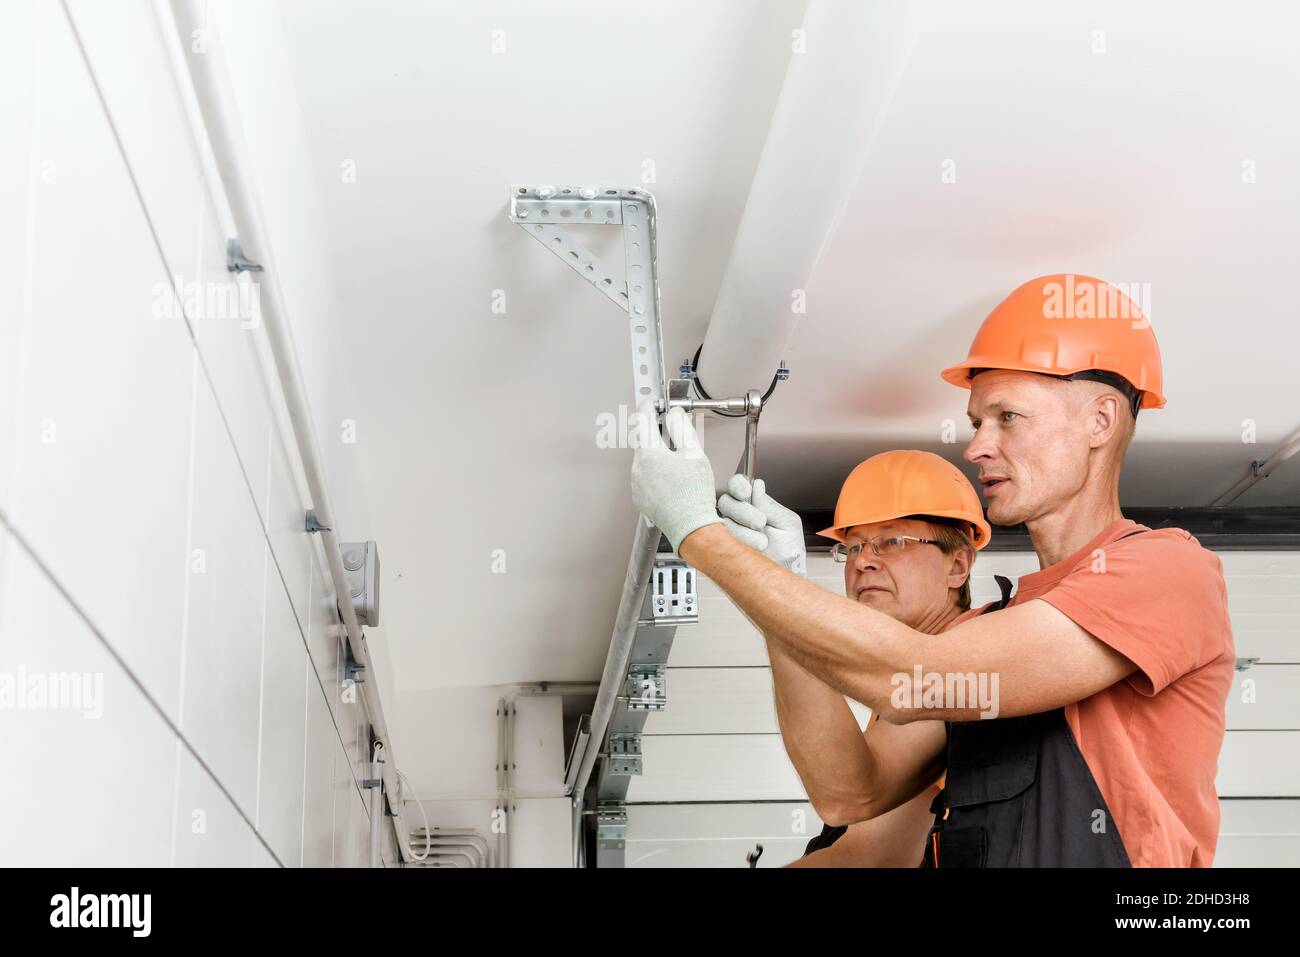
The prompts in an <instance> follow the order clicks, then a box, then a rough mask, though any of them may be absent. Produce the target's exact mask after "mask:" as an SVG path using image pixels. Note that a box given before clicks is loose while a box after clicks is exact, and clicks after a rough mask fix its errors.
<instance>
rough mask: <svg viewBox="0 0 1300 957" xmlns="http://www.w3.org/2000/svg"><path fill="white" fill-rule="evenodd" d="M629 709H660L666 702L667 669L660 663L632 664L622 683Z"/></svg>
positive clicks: (662, 708)
mask: <svg viewBox="0 0 1300 957" xmlns="http://www.w3.org/2000/svg"><path fill="white" fill-rule="evenodd" d="M623 694H624V695H626V696H627V706H628V709H629V710H631V711H662V710H664V707H665V706H666V705H667V704H668V669H667V668H666V667H665V666H664V665H662V664H657V665H633V666H632V667H631V668H630V669H629V670H628V673H627V679H626V680H625V681H624V683H623Z"/></svg>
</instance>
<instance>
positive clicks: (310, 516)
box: [306, 508, 333, 532]
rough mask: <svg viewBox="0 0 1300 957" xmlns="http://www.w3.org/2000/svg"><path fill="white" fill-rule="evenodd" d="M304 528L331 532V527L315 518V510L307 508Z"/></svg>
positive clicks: (312, 530)
mask: <svg viewBox="0 0 1300 957" xmlns="http://www.w3.org/2000/svg"><path fill="white" fill-rule="evenodd" d="M306 528H307V531H309V532H332V531H333V529H332V528H327V527H326V526H324V525H322V524H321V523H320V522H318V521H317V520H316V510H315V509H314V508H309V509H307V518H306Z"/></svg>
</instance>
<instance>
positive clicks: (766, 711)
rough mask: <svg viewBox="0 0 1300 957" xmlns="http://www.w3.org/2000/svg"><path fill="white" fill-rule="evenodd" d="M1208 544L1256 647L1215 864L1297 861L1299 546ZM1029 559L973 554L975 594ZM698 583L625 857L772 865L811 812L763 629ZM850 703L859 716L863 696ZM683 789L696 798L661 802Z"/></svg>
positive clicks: (980, 598) (1237, 722)
mask: <svg viewBox="0 0 1300 957" xmlns="http://www.w3.org/2000/svg"><path fill="white" fill-rule="evenodd" d="M1218 554H1219V557H1220V559H1221V560H1222V561H1223V565H1224V572H1225V575H1226V578H1227V583H1228V601H1229V609H1230V613H1231V616H1232V625H1233V635H1234V638H1235V641H1236V647H1237V655H1238V656H1239V657H1241V658H1258V659H1260V660H1259V662H1258V663H1257V664H1255V665H1253V666H1252V667H1251V668H1249V669H1248V670H1246V671H1242V672H1238V673H1237V675H1236V678H1235V681H1234V686H1233V690H1232V693H1231V694H1230V696H1229V698H1228V703H1227V734H1226V737H1225V740H1224V745H1223V751H1222V752H1221V754H1220V758H1219V776H1218V780H1217V788H1218V792H1219V797H1220V805H1221V809H1222V816H1221V821H1220V829H1219V830H1220V834H1219V845H1218V851H1217V853H1216V857H1215V865H1216V866H1225V867H1226V866H1291V867H1294V866H1297V865H1300V552H1237V551H1233V552H1229V551H1225V552H1219V553H1218ZM808 565H809V575H810V576H811V578H812V580H814V581H816V582H817V583H818V584H820V585H822V586H823V587H825V588H828V589H830V590H832V591H834V592H835V593H836V594H843V588H844V579H843V570H842V566H840V565H836V564H835V563H834V562H833V561H832V560H831V559H830V557H829V556H828V555H825V554H814V555H811V556H809V563H808ZM1037 567H1038V565H1037V559H1036V558H1035V557H1034V555H1033V554H1032V553H1022V552H1000V553H985V554H983V555H981V556H980V557H979V559H978V561H977V562H976V564H975V576H974V578H973V580H972V593H973V599H974V601H975V603H976V604H977V605H978V604H983V603H984V602H987V601H991V600H992V599H994V598H996V597H998V590H997V586H996V584H995V582H994V581H993V576H994V575H995V574H999V575H1006V576H1008V577H1010V578H1011V579H1012V581H1013V582H1014V580H1015V579H1016V577H1018V576H1020V575H1023V574H1027V573H1029V572H1032V571H1034V570H1036V569H1037ZM699 594H700V621H699V623H698V624H695V625H687V626H683V627H681V628H679V629H678V630H677V634H676V637H675V639H674V641H673V647H672V651H671V654H670V655H669V660H668V666H669V667H668V677H667V692H668V706H667V708H666V710H665V711H664V712H662V713H658V714H654V715H651V716H650V718H649V719H648V720H647V722H646V728H645V737H644V738H643V740H642V754H643V756H644V773H643V775H642V776H641V777H638V778H634V779H633V783H632V787H631V789H630V791H629V795H628V800H629V805H630V806H629V808H628V845H627V863H628V866H632V867H674V866H715V867H745V866H747V865H746V861H745V855H746V854H747V853H748V852H749V851H751V850H753V848H754V846H755V844H758V843H761V844H762V845H763V847H764V852H763V855H762V856H761V857H760V858H759V866H760V867H777V866H780V865H782V864H785V863H788V862H789V861H791V860H793V859H794V858H796V857H798V856H799V855H800V854H802V853H803V849H804V846H805V845H806V843H807V841H808V839H809V837H810V836H812V835H814V834H816V833H818V831H819V830H820V829H821V821H820V819H819V818H818V817H817V814H816V811H814V810H813V808H812V805H811V804H810V803H808V800H807V794H806V792H805V791H804V789H803V785H802V783H801V782H800V781H799V777H798V775H797V773H796V772H795V770H794V766H793V765H792V764H791V763H790V759H789V757H788V756H787V755H786V752H785V748H784V746H783V745H782V743H781V737H780V733H779V729H778V726H777V721H776V712H775V708H774V704H773V700H772V675H771V669H770V666H769V663H768V659H767V651H766V646H765V644H764V641H763V638H762V636H761V635H760V634H759V633H758V632H757V631H755V630H754V628H753V626H752V625H750V623H749V622H748V620H746V618H745V617H744V616H743V615H742V614H741V613H740V611H739V610H738V609H737V608H736V607H735V606H734V605H733V604H732V603H731V601H730V599H728V598H727V597H726V595H725V594H723V593H722V592H721V591H720V590H719V589H718V588H717V586H716V585H714V584H713V583H712V582H711V581H708V580H707V579H705V578H703V577H701V579H700V587H699ZM1247 681H1253V682H1254V686H1253V688H1251V687H1248V686H1247V685H1246V684H1245V682H1247ZM1248 692H1249V693H1248ZM1252 699H1253V700H1252ZM850 707H851V708H852V709H853V711H854V713H855V714H856V716H857V718H858V721H859V724H861V725H864V726H865V723H866V721H867V719H868V717H869V716H870V712H869V711H868V709H867V708H865V707H863V706H862V705H859V704H857V703H856V702H850ZM687 801H689V802H696V803H691V804H684V803H683V804H675V803H671V802H687ZM646 802H669V803H666V804H649V803H646ZM758 802H764V803H758Z"/></svg>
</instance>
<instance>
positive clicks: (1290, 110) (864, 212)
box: [283, 0, 1300, 692]
mask: <svg viewBox="0 0 1300 957" xmlns="http://www.w3.org/2000/svg"><path fill="white" fill-rule="evenodd" d="M803 7H804V4H803V3H802V2H801V0H799V2H781V0H764V2H754V0H711V2H709V3H694V2H687V0H656V2H644V3H626V4H619V5H617V6H611V5H609V4H608V3H600V2H559V0H552V2H548V3H546V4H522V3H507V2H500V0H491V2H476V3H468V2H465V3H439V4H416V3H397V4H389V5H386V6H384V7H383V8H382V9H383V15H380V14H379V13H377V12H376V8H375V7H373V6H369V5H361V4H358V3H353V2H341V0H331V2H315V3H311V4H305V3H304V4H299V5H286V6H285V7H284V11H283V17H284V20H285V26H286V27H287V30H286V33H287V35H288V37H289V44H290V50H289V56H290V59H291V62H292V64H293V69H294V72H295V80H296V83H297V86H298V96H299V98H300V100H301V102H302V107H303V111H304V115H305V121H306V126H307V130H308V136H309V140H310V146H311V151H312V154H313V159H314V161H315V163H316V168H315V170H314V173H315V175H316V177H317V178H318V180H319V182H320V184H321V191H322V194H321V197H320V202H321V207H322V218H323V222H324V225H325V228H326V230H327V233H328V238H327V241H328V244H329V253H330V255H331V256H332V257H333V262H332V267H333V268H332V272H333V282H334V285H335V287H336V289H337V291H338V296H339V302H338V307H339V308H338V310H337V313H336V314H335V315H334V316H333V317H331V319H330V322H332V323H333V328H332V329H331V334H332V336H333V337H334V338H335V339H336V340H337V349H338V351H339V353H340V354H342V355H345V356H347V357H348V360H349V362H350V365H351V369H352V373H353V374H352V375H350V376H348V377H347V378H346V380H345V381H343V382H340V383H339V388H340V389H343V390H345V392H346V393H347V396H348V403H349V408H355V409H356V410H357V415H356V417H357V419H358V420H360V421H365V422H367V423H369V424H370V431H369V432H368V440H369V444H368V447H367V455H366V459H365V462H364V464H363V466H362V469H363V473H364V475H363V484H364V487H365V488H364V492H365V495H366V499H367V510H368V512H369V514H370V516H371V519H372V521H373V524H374V528H373V529H372V530H369V531H368V532H367V533H366V537H370V538H374V539H376V540H377V541H378V542H379V543H380V549H381V554H382V556H383V569H384V591H383V600H384V617H385V627H384V629H383V637H384V639H385V641H386V645H387V648H388V650H389V655H390V658H391V661H392V664H393V673H394V675H395V681H396V683H397V687H398V689H399V690H401V691H404V692H415V691H417V690H420V689H432V688H445V687H451V686H467V685H487V684H498V683H506V682H513V681H535V680H542V679H549V680H579V679H580V680H592V679H595V678H596V677H598V675H599V673H600V667H601V664H602V663H603V661H604V657H605V652H606V648H607V644H608V638H609V628H610V624H611V622H612V620H613V616H614V612H615V608H616V606H617V602H618V597H619V590H620V587H621V583H622V579H623V575H624V571H625V569H626V563H627V556H628V549H629V546H630V543H631V535H632V530H633V523H634V519H635V512H634V510H633V508H632V505H631V502H630V498H629V494H628V468H629V466H630V462H631V453H630V452H629V451H627V450H625V449H621V450H620V449H602V448H598V447H597V443H596V434H597V416H598V415H599V414H601V413H609V412H613V413H615V414H617V410H618V408H619V406H620V404H624V403H630V402H631V401H632V384H631V377H630V375H629V361H628V359H629V353H628V348H629V347H628V340H627V332H626V326H625V317H623V316H621V314H620V313H619V312H618V311H617V310H616V309H615V308H614V307H613V306H612V305H611V304H610V303H609V302H608V301H607V300H606V299H605V298H604V297H603V296H601V295H600V294H599V293H597V292H596V291H595V290H593V289H591V288H588V287H587V286H586V284H585V283H583V282H582V281H580V280H579V279H578V278H577V277H576V276H575V275H574V274H573V273H572V272H571V271H570V270H568V269H566V268H564V267H563V266H562V265H561V264H560V262H559V261H558V260H556V259H555V258H554V257H553V256H551V255H549V254H548V253H547V252H546V251H545V250H543V248H542V247H541V246H540V245H538V244H537V243H535V242H533V241H532V240H531V239H529V238H528V236H526V235H525V234H524V232H523V231H522V230H520V229H519V228H517V227H515V226H513V225H512V224H510V223H509V222H508V221H507V219H506V203H507V191H508V187H509V186H510V184H512V183H573V184H592V185H619V186H635V185H637V184H638V183H639V182H640V178H641V174H642V170H643V168H644V164H645V163H646V162H647V161H652V162H653V163H654V166H655V169H656V173H657V179H656V181H655V182H653V183H650V184H648V188H649V189H651V190H652V191H653V192H654V193H655V194H656V196H657V199H658V205H659V281H660V285H661V289H662V314H663V322H664V326H665V332H664V336H665V353H666V358H667V361H668V365H669V368H670V369H675V368H676V365H677V363H678V362H679V361H680V359H681V358H682V357H683V356H686V355H689V354H691V353H693V352H694V350H695V347H696V346H697V345H698V344H699V343H700V342H701V341H702V339H703V337H704V333H705V329H706V328H707V325H708V319H709V315H710V311H711V309H712V306H713V302H714V299H715V297H716V295H717V291H718V286H719V283H720V280H721V276H722V271H723V268H724V266H725V264H726V261H727V256H728V253H729V251H730V249H731V244H732V240H733V237H734V235H735V232H736V228H737V224H738V222H739V219H740V213H741V210H742V209H743V205H744V201H745V197H746V194H747V191H748V188H749V183H750V180H751V177H752V175H753V171H754V167H755V164H756V162H757V159H758V156H759V152H760V150H761V149H762V145H763V141H764V136H765V134H766V132H767V126H768V121H769V118H770V117H771V114H772V110H773V107H774V104H775V102H776V98H777V95H778V93H779V90H780V87H781V83H782V80H783V77H784V74H785V69H786V64H787V62H788V59H789V56H790V52H789V51H790V32H791V30H793V29H794V28H796V27H797V26H798V24H799V22H800V19H801V16H802V13H803ZM497 29H500V30H504V39H505V43H506V52H504V53H492V52H491V43H492V31H493V30H497ZM1094 30H1104V31H1105V44H1106V51H1105V52H1104V53H1094V52H1092V46H1093V43H1094V33H1093V31H1094ZM948 159H951V160H954V161H955V163H956V170H957V181H956V182H955V183H948V184H946V183H943V182H941V178H940V173H941V164H942V163H943V162H944V161H945V160H948ZM1246 159H1249V160H1253V161H1254V163H1255V168H1256V170H1257V182H1255V183H1252V184H1245V183H1243V182H1242V181H1241V169H1242V162H1243V160H1246ZM347 160H353V161H355V164H356V171H357V176H356V182H355V183H345V182H342V181H341V177H340V175H339V171H340V166H341V164H342V163H343V162H345V161H347ZM1298 169H1300V7H1297V6H1296V5H1293V4H1288V3H1283V2H1277V3H1240V2H1234V3H1227V2H1222V3H1186V2H1181V3H1173V2H1169V3H1145V4H1142V5H1140V6H1138V5H1133V4H1125V3H1119V2H1114V3H1104V2H1101V3H1099V2H1096V0H1092V2H1087V3H1082V2H1056V3H1052V4H1043V3H1040V2H1032V0H1020V2H1004V3H980V4H970V3H963V2H957V0H954V2H942V3H934V4H933V5H932V14H931V19H930V23H929V26H928V28H927V29H926V30H925V31H924V33H923V34H922V36H921V38H920V40H919V41H918V43H917V44H916V47H915V50H914V52H913V54H912V58H911V62H910V64H909V66H908V68H907V70H906V72H905V73H904V75H903V78H902V81H901V83H900V85H899V88H898V90H897V93H896V95H895V97H894V100H893V102H892V104H891V107H890V110H889V113H888V115H887V117H886V119H885V122H884V124H883V126H882V128H881V129H880V132H879V135H878V137H877V139H876V140H875V142H874V144H873V147H872V151H871V154H870V157H869V160H868V163H867V167H866V169H865V171H864V174H863V176H862V179H861V182H860V184H859V186H858V188H857V190H856V192H855V194H854V196H853V198H852V200H851V202H850V205H849V210H848V213H847V214H846V215H845V217H844V218H843V220H842V221H841V222H840V224H839V226H838V228H837V231H836V233H835V234H834V236H833V239H832V241H831V242H830V244H829V246H828V248H827V251H826V254H825V256H824V257H823V259H822V261H821V263H820V265H819V269H818V272H817V273H816V275H815V276H814V278H813V281H812V283H811V284H810V288H809V312H808V315H807V316H806V317H805V318H804V319H803V320H802V322H801V324H800V326H799V328H798V330H797V331H796V333H795V336H794V340H793V342H792V345H791V348H790V351H789V354H788V361H789V364H790V367H791V369H792V370H793V374H792V377H791V379H790V380H789V381H788V382H787V383H785V384H784V385H782V386H781V387H780V388H779V389H778V392H777V394H776V396H775V397H774V398H773V401H772V404H771V405H770V407H769V409H768V411H766V412H765V413H764V416H763V422H762V429H761V433H762V442H761V444H760V450H761V451H760V474H763V475H765V476H766V477H767V478H768V482H769V488H770V489H771V491H772V492H773V494H774V495H776V496H777V497H778V498H780V499H783V500H784V501H786V502H787V503H788V504H791V505H794V506H809V507H811V506H829V505H831V504H833V502H834V498H835V495H836V492H837V491H838V488H839V483H840V481H841V480H842V479H843V477H844V475H845V474H846V473H847V472H848V470H849V469H850V468H851V467H852V466H853V465H854V464H856V463H857V462H858V461H859V460H860V459H861V458H863V457H864V456H865V455H867V454H870V453H872V452H874V451H878V450H881V449H884V448H889V447H925V448H933V449H935V450H936V451H940V452H942V453H944V454H946V455H947V456H948V457H950V458H952V459H953V460H954V461H959V455H960V450H961V447H962V444H961V443H962V442H963V441H964V439H965V437H966V436H967V435H968V434H969V430H968V428H967V427H966V426H964V425H963V424H962V423H964V421H965V416H964V411H965V399H966V395H965V393H963V392H960V391H959V390H956V389H954V388H952V387H951V386H948V385H946V384H944V383H942V382H941V381H940V380H939V378H938V372H939V369H940V368H942V367H943V366H945V365H948V364H950V363H951V362H953V361H955V360H957V359H959V358H961V357H963V356H964V354H965V348H966V346H967V344H968V342H969V339H970V337H971V335H972V334H973V333H974V330H975V328H976V326H977V324H978V322H979V320H980V319H981V318H982V317H983V315H984V314H985V313H986V312H987V311H988V309H989V308H990V307H991V306H993V305H994V304H995V303H996V302H997V301H998V299H1000V298H1001V296H1002V295H1004V294H1005V293H1006V292H1008V291H1009V290H1010V289H1011V288H1013V287H1014V286H1015V285H1017V284H1018V283H1019V282H1021V281H1022V280H1023V279H1025V278H1029V277H1031V276H1034V275H1038V274H1042V273H1048V272H1060V271H1077V272H1083V273H1089V274H1093V275H1099V276H1102V277H1105V278H1109V279H1111V280H1113V281H1118V282H1142V283H1149V284H1150V288H1151V307H1152V308H1151V314H1152V320H1153V324H1154V326H1155V328H1156V331H1157V334H1158V336H1159V338H1160V343H1161V348H1162V353H1163V357H1164V362H1165V375H1166V384H1167V389H1166V391H1167V394H1168V396H1169V405H1168V408H1166V409H1164V410H1161V411H1157V412H1148V413H1144V415H1143V416H1142V419H1141V421H1140V425H1139V437H1138V440H1137V442H1136V443H1135V445H1134V447H1133V448H1132V450H1131V452H1130V460H1129V465H1128V470H1127V472H1126V475H1125V483H1124V486H1123V495H1124V501H1125V504H1129V505H1184V504H1208V503H1209V502H1210V501H1211V500H1212V499H1213V498H1214V497H1215V496H1216V495H1217V494H1219V493H1220V492H1222V491H1224V490H1225V489H1226V488H1228V487H1229V486H1230V485H1232V483H1233V482H1234V481H1235V480H1236V479H1237V478H1238V477H1239V476H1240V475H1241V474H1242V472H1243V470H1244V468H1245V467H1246V465H1247V463H1248V462H1249V461H1250V460H1251V459H1253V458H1264V457H1266V456H1267V454H1268V452H1269V451H1271V449H1272V448H1273V447H1274V446H1275V445H1276V444H1277V443H1278V442H1279V441H1280V440H1281V439H1282V438H1283V437H1284V436H1286V435H1287V434H1289V433H1290V432H1291V431H1293V430H1294V429H1296V428H1297V427H1298V426H1300V384H1298V380H1297V377H1296V375H1295V368H1296V363H1297V357H1300V316H1297V315H1296V307H1295V303H1296V292H1297V285H1300V283H1298V281H1297V278H1296V277H1297V275H1298V274H1300V271H1298V270H1297V269H1296V266H1295V263H1296V260H1297V253H1298V252H1300V237H1298V236H1297V232H1298V231H1300V216H1298V215H1297V214H1298V213H1300V177H1297V175H1296V171H1297V170H1298ZM798 185H799V184H791V189H792V196H793V197H794V198H796V199H797V190H798ZM607 232H609V233H611V234H612V233H613V232H614V231H612V230H610V231H607ZM616 239H617V237H616V236H614V235H611V236H609V237H607V238H606V239H605V240H603V241H600V240H596V239H593V240H592V241H591V245H592V246H593V247H594V248H596V249H597V250H598V251H602V250H603V251H605V252H607V253H608V255H609V257H610V258H616V257H617V250H618V247H617V246H616V245H613V244H611V242H610V240H616ZM498 289H500V290H504V291H505V295H506V302H507V312H506V314H505V315H499V314H494V313H493V312H492V311H491V305H492V296H493V291H494V290H498ZM705 363H707V358H706V360H705ZM704 378H705V381H706V382H707V368H705V375H704ZM765 384H766V383H754V385H755V386H756V387H757V386H761V385H765ZM945 419H952V420H954V421H956V422H957V423H958V430H957V433H958V440H959V441H958V444H955V445H947V446H944V445H942V444H941V443H940V434H941V430H942V428H943V423H944V420H945ZM1244 419H1253V420H1254V421H1255V422H1256V424H1257V430H1258V444H1257V445H1254V446H1246V445H1243V444H1242V442H1241V440H1240V435H1241V430H1242V421H1243V420H1244ZM737 428H738V426H737V425H736V424H735V423H720V424H719V425H718V426H717V427H716V428H715V427H712V426H711V427H710V428H709V430H708V431H709V437H708V438H706V442H707V443H708V444H709V447H710V448H715V447H716V448H718V449H722V448H724V447H725V448H726V452H725V454H723V453H721V452H719V454H718V458H717V459H716V460H715V463H714V466H715V473H717V474H718V475H719V478H720V480H723V479H725V476H726V475H728V474H730V471H731V467H732V466H733V465H734V457H735V454H736V448H737V446H736V445H735V443H734V430H736V429H737ZM719 430H726V431H728V432H731V433H733V434H732V435H729V436H726V437H725V439H726V440H725V441H723V442H718V431H719ZM715 443H716V445H715ZM1282 503H1288V504H1295V503H1300V461H1293V462H1292V463H1290V464H1289V465H1287V466H1284V467H1283V468H1282V469H1281V470H1279V471H1278V472H1277V473H1276V474H1275V475H1274V476H1273V477H1272V478H1270V479H1269V480H1268V481H1267V482H1265V483H1263V484H1262V485H1261V486H1260V487H1258V488H1256V489H1255V490H1252V491H1251V492H1250V493H1248V494H1247V495H1246V496H1244V497H1243V498H1242V499H1241V500H1240V501H1239V503H1238V504H1242V505H1246V504H1257V505H1264V504H1282ZM497 548H502V549H505V552H506V559H507V573H506V574H504V575H494V574H492V573H491V560H492V551H493V550H494V549H497Z"/></svg>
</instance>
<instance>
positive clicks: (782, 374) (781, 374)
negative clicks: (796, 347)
mask: <svg viewBox="0 0 1300 957" xmlns="http://www.w3.org/2000/svg"><path fill="white" fill-rule="evenodd" d="M776 377H777V378H778V379H780V380H781V381H782V382H784V381H785V380H786V379H788V378H790V370H789V369H787V368H786V367H785V360H784V359H782V360H781V364H780V365H779V366H777V367H776Z"/></svg>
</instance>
